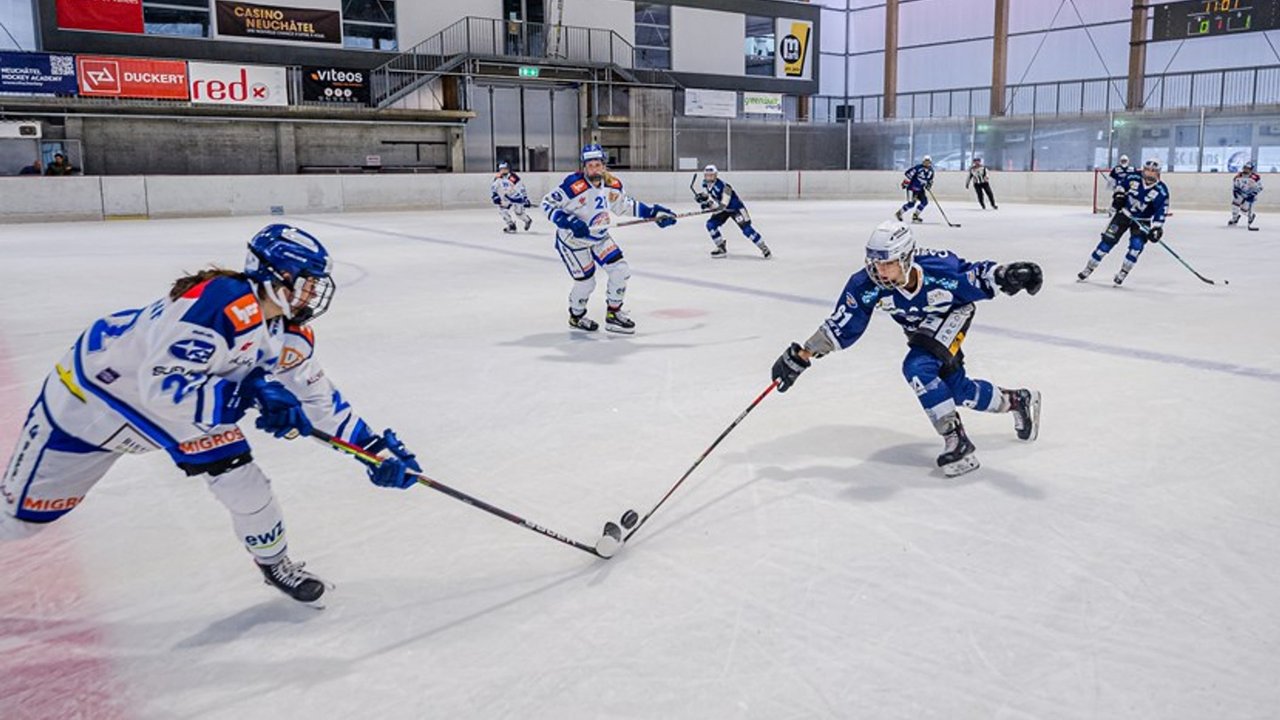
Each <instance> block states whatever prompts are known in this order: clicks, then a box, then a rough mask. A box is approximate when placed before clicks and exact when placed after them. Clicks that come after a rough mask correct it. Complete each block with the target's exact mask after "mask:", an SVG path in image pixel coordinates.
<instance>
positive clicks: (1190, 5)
mask: <svg viewBox="0 0 1280 720" xmlns="http://www.w3.org/2000/svg"><path fill="white" fill-rule="evenodd" d="M1278 27H1280V0H1182V2H1173V3H1167V4H1165V5H1156V6H1155V22H1154V23H1153V24H1152V28H1151V39H1152V40H1153V41H1160V40H1186V39H1188V38H1198V37H1214V36H1218V35H1236V34H1239V33H1245V32H1254V31H1258V30H1274V29H1276V28H1278Z"/></svg>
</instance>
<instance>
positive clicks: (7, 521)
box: [0, 512, 49, 542]
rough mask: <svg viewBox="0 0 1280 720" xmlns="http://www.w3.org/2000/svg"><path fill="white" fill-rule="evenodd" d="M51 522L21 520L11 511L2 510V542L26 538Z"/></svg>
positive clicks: (0, 522) (0, 531)
mask: <svg viewBox="0 0 1280 720" xmlns="http://www.w3.org/2000/svg"><path fill="white" fill-rule="evenodd" d="M48 525H49V523H35V522H27V521H26V520H19V519H18V518H16V517H14V516H12V515H10V514H9V513H5V512H0V542H11V541H15V540H25V539H27V538H29V537H31V536H32V535H35V534H36V533H38V532H40V531H41V530H43V529H45V527H47V526H48Z"/></svg>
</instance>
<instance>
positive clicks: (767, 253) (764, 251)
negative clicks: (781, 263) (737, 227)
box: [756, 240, 773, 260]
mask: <svg viewBox="0 0 1280 720" xmlns="http://www.w3.org/2000/svg"><path fill="white" fill-rule="evenodd" d="M756 247H758V248H760V254H761V255H763V256H764V259H765V260H768V259H769V258H771V257H773V251H772V250H770V249H769V246H768V245H765V244H764V241H763V240H761V241H760V242H758V243H756Z"/></svg>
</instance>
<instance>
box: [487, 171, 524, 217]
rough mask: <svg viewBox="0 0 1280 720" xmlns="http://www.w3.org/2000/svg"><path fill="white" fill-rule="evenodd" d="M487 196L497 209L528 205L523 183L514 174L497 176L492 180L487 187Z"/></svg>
mask: <svg viewBox="0 0 1280 720" xmlns="http://www.w3.org/2000/svg"><path fill="white" fill-rule="evenodd" d="M489 195H490V197H491V198H492V200H493V204H494V205H497V206H498V207H504V208H505V207H510V206H511V205H529V204H530V203H529V193H528V191H527V190H525V187H524V181H522V180H521V179H520V176H518V175H516V174H515V173H507V174H506V175H499V176H497V177H495V178H494V179H493V184H492V185H490V186H489Z"/></svg>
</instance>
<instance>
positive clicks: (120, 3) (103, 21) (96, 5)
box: [57, 0, 142, 34]
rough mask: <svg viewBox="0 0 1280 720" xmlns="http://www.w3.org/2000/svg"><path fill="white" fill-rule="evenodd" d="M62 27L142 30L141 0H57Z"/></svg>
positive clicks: (123, 30)
mask: <svg viewBox="0 0 1280 720" xmlns="http://www.w3.org/2000/svg"><path fill="white" fill-rule="evenodd" d="M57 11H58V27H59V28H60V29H62V30H97V31H100V32H121V33H138V34H141V33H142V0H58V4H57Z"/></svg>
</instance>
